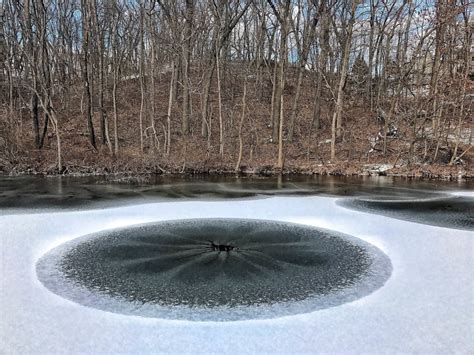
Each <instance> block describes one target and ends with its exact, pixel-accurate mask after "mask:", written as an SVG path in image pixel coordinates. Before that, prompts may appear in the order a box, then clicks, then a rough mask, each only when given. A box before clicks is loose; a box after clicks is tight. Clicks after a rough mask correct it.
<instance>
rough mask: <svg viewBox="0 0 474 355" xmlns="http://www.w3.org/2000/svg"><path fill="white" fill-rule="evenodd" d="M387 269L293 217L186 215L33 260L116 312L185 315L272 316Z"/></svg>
mask: <svg viewBox="0 0 474 355" xmlns="http://www.w3.org/2000/svg"><path fill="white" fill-rule="evenodd" d="M390 273H391V264H390V261H389V259H388V258H387V256H386V255H385V254H384V253H382V252H381V251H380V250H379V249H377V248H375V247H374V246H372V245H370V244H368V243H365V242H363V241H361V240H360V239H357V238H353V237H350V236H347V235H343V234H340V233H336V232H333V231H329V230H325V229H320V228H313V227H308V226H303V225H298V224H292V223H283V222H274V221H263V220H242V219H194V220H179V221H166V222H157V223H151V224H144V225H139V226H131V227H128V228H121V229H115V230H108V231H103V232H100V233H97V234H91V235H88V236H85V237H81V238H78V239H75V240H73V241H71V242H68V243H65V244H63V245H62V246H59V247H57V248H55V249H53V250H51V251H50V252H48V253H47V254H46V255H44V256H43V257H42V258H41V259H40V260H39V262H38V264H37V274H38V276H39V279H40V280H41V281H42V282H43V284H44V285H45V286H46V287H47V288H48V289H50V290H51V291H53V292H54V293H57V294H59V295H61V296H63V297H65V298H67V299H70V300H73V301H75V302H77V303H80V304H83V305H86V306H90V307H94V308H98V309H102V310H106V311H111V312H116V313H123V314H132V315H139V316H146V317H161V318H171V319H189V320H238V319H254V318H273V317H279V316H284V315H291V314H297V313H305V312H309V311H313V310H316V309H321V308H327V307H331V306H335V305H339V304H342V303H345V302H348V301H352V300H355V299H358V298H360V297H362V296H364V295H367V294H369V293H371V292H373V291H374V290H376V289H377V288H379V287H381V286H382V285H383V284H384V282H385V281H386V280H387V278H388V277H389V275H390Z"/></svg>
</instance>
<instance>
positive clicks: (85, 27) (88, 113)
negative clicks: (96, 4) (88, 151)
mask: <svg viewBox="0 0 474 355" xmlns="http://www.w3.org/2000/svg"><path fill="white" fill-rule="evenodd" d="M89 4H90V3H89ZM88 7H89V5H88V3H87V2H86V0H81V19H82V55H83V62H82V80H83V84H84V93H85V96H86V110H85V114H84V115H85V119H86V122H87V128H88V131H89V143H90V144H91V146H92V147H93V148H94V149H97V146H96V144H95V132H94V123H93V122H92V95H91V88H90V82H91V80H90V68H89V41H90V39H89V37H90V16H89V11H88V10H89V8H88Z"/></svg>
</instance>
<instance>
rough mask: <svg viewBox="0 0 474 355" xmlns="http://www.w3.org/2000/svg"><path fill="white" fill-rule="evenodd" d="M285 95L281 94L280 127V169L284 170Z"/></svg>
mask: <svg viewBox="0 0 474 355" xmlns="http://www.w3.org/2000/svg"><path fill="white" fill-rule="evenodd" d="M283 164H284V160H283V95H281V96H280V125H279V127H278V169H280V170H283Z"/></svg>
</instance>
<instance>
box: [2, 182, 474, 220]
mask: <svg viewBox="0 0 474 355" xmlns="http://www.w3.org/2000/svg"><path fill="white" fill-rule="evenodd" d="M155 179H156V180H150V181H149V182H148V183H146V184H144V183H141V184H140V183H137V184H121V183H116V182H113V181H108V180H104V178H103V177H39V176H15V177H8V176H0V214H7V213H8V214H10V213H25V212H32V211H35V210H38V209H43V210H44V209H47V210H49V211H57V210H61V209H71V210H72V209H76V210H77V209H83V208H97V207H117V206H119V205H127V204H130V203H135V204H136V203H146V202H159V201H176V200H178V199H179V200H193V199H194V200H196V199H199V200H201V201H202V200H220V199H246V198H265V197H269V196H310V195H322V196H374V195H388V196H391V197H394V196H400V195H402V196H403V195H406V194H407V193H409V194H410V196H411V197H413V196H415V195H417V196H420V197H425V198H426V197H430V196H431V197H432V196H433V194H434V193H436V191H437V190H440V189H446V190H447V191H449V190H451V189H453V188H455V187H456V186H457V187H458V188H461V187H463V188H464V189H468V188H469V187H470V186H471V187H472V186H473V183H472V182H460V183H459V184H458V185H454V184H453V183H451V184H446V183H442V182H424V181H412V180H400V179H395V178H390V177H378V178H370V177H367V178H363V179H360V178H350V177H325V176H287V177H283V178H282V177H272V178H269V177H266V178H261V177H245V178H234V177H208V178H205V177H192V178H176V177H172V178H168V177H166V176H157V177H155Z"/></svg>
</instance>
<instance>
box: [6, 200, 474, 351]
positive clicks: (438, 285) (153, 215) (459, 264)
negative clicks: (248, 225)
mask: <svg viewBox="0 0 474 355" xmlns="http://www.w3.org/2000/svg"><path fill="white" fill-rule="evenodd" d="M335 200H336V199H334V198H324V197H272V198H269V199H265V200H246V201H212V202H209V201H208V202H198V201H192V202H191V201H188V202H167V203H156V204H142V205H137V206H127V207H121V208H115V209H103V210H90V211H80V212H65V213H45V214H31V215H25V214H22V215H9V216H1V217H0V226H1V230H0V234H1V237H0V243H1V252H2V255H1V264H0V265H1V266H0V268H1V269H0V288H1V299H0V308H1V318H2V320H1V329H0V334H1V342H0V344H1V345H0V352H2V353H27V352H29V353H39V352H43V353H44V352H62V353H71V352H75V353H77V352H82V353H92V352H96V353H97V352H108V353H117V352H122V353H123V352H129V353H130V352H170V353H178V352H179V353H182V352H214V353H217V352H228V353H249V352H265V353H290V352H291V353H295V352H336V351H337V352H351V353H354V352H359V353H360V352H380V351H384V352H402V351H403V352H425V353H432V352H456V351H458V352H464V353H469V352H471V353H472V352H473V351H474V345H473V319H474V295H473V286H474V282H473V276H472V270H473V269H474V262H473V260H474V256H473V254H474V250H473V247H474V244H473V240H474V239H473V237H474V233H473V232H472V231H462V230H451V229H447V228H440V227H433V226H428V225H422V224H416V223H411V222H405V221H400V220H395V219H391V218H388V217H382V216H378V215H372V214H368V213H359V212H357V211H351V210H347V209H344V208H343V207H340V206H337V205H336V204H335ZM203 217H207V218H211V217H216V218H218V217H221V218H261V219H268V220H280V221H287V222H295V223H303V224H308V225H314V226H319V227H323V228H328V229H333V230H336V231H339V232H342V233H347V234H350V235H353V236H355V237H358V238H361V239H363V240H365V241H367V242H369V243H372V244H374V245H375V246H377V247H378V248H380V249H382V250H383V251H384V252H385V253H386V254H387V255H388V256H389V257H390V259H391V262H392V265H393V273H392V275H391V277H390V279H389V280H388V281H387V283H386V284H385V286H384V287H382V288H381V289H379V290H377V291H376V292H374V293H372V294H370V295H368V296H367V297H364V298H362V299H359V300H357V301H354V302H351V303H346V304H344V305H340V306H337V307H333V308H328V309H324V310H319V311H315V312H312V313H306V314H300V315H296V316H288V317H283V318H277V319H268V320H246V321H236V322H224V323H222V322H190V321H173V320H163V319H153V318H142V317H137V316H125V315H120V314H114V313H108V312H104V311H100V310H97V309H92V308H87V307H84V306H81V305H79V304H77V303H73V302H71V301H68V300H66V299H64V298H62V297H59V296H57V295H55V294H53V293H51V292H50V291H48V290H47V289H46V288H45V287H44V286H43V285H42V284H41V283H40V282H39V281H38V279H37V277H36V273H35V264H36V261H37V260H38V259H39V258H40V257H41V256H42V255H43V254H44V253H45V252H46V251H48V250H50V249H51V248H53V247H55V246H57V245H59V244H61V243H63V242H65V241H68V240H71V239H74V238H76V237H79V236H82V235H85V234H88V233H92V232H97V231H99V230H103V229H108V228H115V227H119V226H126V225H130V224H137V223H146V222H152V221H159V220H168V219H180V218H203Z"/></svg>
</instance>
